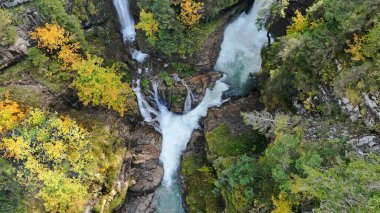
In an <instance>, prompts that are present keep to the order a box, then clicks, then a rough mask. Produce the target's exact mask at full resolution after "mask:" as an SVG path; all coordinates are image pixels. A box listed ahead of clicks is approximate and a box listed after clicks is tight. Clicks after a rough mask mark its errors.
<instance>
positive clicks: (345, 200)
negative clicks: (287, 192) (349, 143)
mask: <svg viewBox="0 0 380 213" xmlns="http://www.w3.org/2000/svg"><path fill="white" fill-rule="evenodd" d="M379 163H380V158H379V157H378V156H370V157H367V158H359V157H354V158H353V159H350V161H349V162H348V163H346V162H344V161H338V163H337V164H336V165H334V166H333V167H331V168H329V169H327V170H324V169H320V168H311V167H308V166H305V167H304V169H305V173H306V174H307V178H303V179H302V178H296V179H295V185H294V186H293V192H295V193H302V194H304V195H306V196H308V197H311V198H317V199H318V200H320V202H321V204H320V207H319V209H318V210H319V211H320V212H342V211H348V212H378V211H379V210H380V206H379V202H378V199H379V195H380V194H379V189H378V188H377V187H376V185H377V184H378V183H379V181H380V176H379V174H380V164H379Z"/></svg>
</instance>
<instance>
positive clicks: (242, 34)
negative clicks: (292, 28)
mask: <svg viewBox="0 0 380 213" xmlns="http://www.w3.org/2000/svg"><path fill="white" fill-rule="evenodd" d="M269 3H270V1H268V0H255V3H254V5H253V6H252V8H251V10H250V12H249V13H243V14H241V15H240V16H239V17H238V18H237V19H236V20H235V21H234V22H232V23H231V24H229V25H228V27H227V28H226V30H225V31H224V38H223V42H222V45H221V51H220V53H219V58H218V60H217V62H216V65H215V67H214V69H215V70H216V71H220V72H223V73H225V74H227V83H228V84H229V85H231V89H230V91H228V93H229V95H232V96H240V95H245V94H246V93H247V92H248V91H249V90H250V89H252V86H253V83H254V79H253V76H254V75H253V74H255V73H258V72H259V71H260V70H261V62H262V60H261V55H260V54H261V49H262V48H263V47H264V45H265V44H266V43H267V41H268V38H267V31H266V30H265V29H260V27H259V26H258V24H257V18H258V16H259V14H260V11H262V10H263V9H265V8H266V7H267V6H268V5H269Z"/></svg>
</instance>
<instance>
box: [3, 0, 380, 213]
mask: <svg viewBox="0 0 380 213" xmlns="http://www.w3.org/2000/svg"><path fill="white" fill-rule="evenodd" d="M239 2H240V3H241V2H242V1H238V0H136V1H135V3H136V4H135V5H133V6H134V7H135V10H136V9H137V11H134V12H135V15H136V16H137V15H138V16H139V17H138V21H137V23H136V26H135V27H136V29H137V30H138V37H139V44H138V45H142V46H147V49H150V50H153V51H152V55H151V56H152V57H154V56H158V57H160V58H164V59H165V58H166V59H173V61H169V62H166V61H165V60H163V61H165V63H168V64H167V65H163V66H162V67H164V68H165V69H163V70H162V71H161V70H160V72H159V73H158V74H157V75H156V76H155V78H159V79H161V80H162V82H163V86H162V87H165V88H164V89H163V91H160V92H162V93H168V95H166V94H164V95H163V96H169V98H168V100H169V101H168V102H170V104H171V106H172V108H176V110H177V109H178V110H177V111H181V109H182V108H181V107H182V105H183V102H184V97H181V96H184V94H185V93H186V88H184V87H176V86H177V85H176V81H175V80H173V78H172V77H171V76H170V74H171V71H172V70H170V69H174V70H175V71H176V72H177V73H179V74H180V75H181V77H189V76H192V75H195V74H196V73H197V70H196V69H195V68H194V67H195V66H194V65H193V64H188V61H187V62H185V61H186V60H184V61H181V60H179V59H180V58H182V59H194V58H192V57H194V55H195V53H197V52H199V50H201V49H202V47H204V43H205V42H206V41H207V39H208V38H210V37H212V36H213V33H215V31H216V30H217V29H219V28H221V27H223V26H224V24H225V22H227V20H222V18H221V17H224V16H223V15H224V12H225V11H228V9H229V8H230V7H231V6H234V5H236V4H237V3H239ZM304 2H305V1H303V0H297V1H289V0H281V1H274V3H273V5H272V7H271V11H270V13H269V17H266V19H260V20H258V22H259V23H260V24H261V25H262V27H266V28H268V29H271V28H272V27H273V26H277V27H278V26H279V25H278V23H277V22H278V21H279V20H282V21H283V20H289V21H290V23H289V24H285V25H286V26H281V27H283V28H284V32H286V33H285V34H284V35H280V36H278V37H276V38H275V40H274V41H273V42H272V43H271V44H270V45H268V46H267V47H265V48H264V50H263V52H262V57H263V70H262V73H260V76H259V78H258V79H259V80H260V81H259V86H258V88H257V89H258V90H259V93H260V100H261V102H262V104H263V105H264V106H265V110H263V111H253V112H245V113H242V115H241V117H239V118H241V120H244V123H245V124H244V125H246V126H245V128H247V126H248V127H249V128H248V129H249V130H247V131H242V132H238V133H236V132H234V131H232V128H231V126H230V125H229V124H220V125H218V126H216V127H215V128H213V129H212V130H210V131H208V132H205V139H204V141H203V143H204V145H205V147H204V149H203V147H201V148H202V150H201V152H200V153H197V154H196V155H194V156H192V155H185V156H184V157H183V159H182V162H181V169H180V172H181V174H182V175H183V181H184V183H185V184H186V192H185V202H186V204H187V207H188V210H189V211H190V212H275V213H286V212H312V211H316V212H380V189H379V183H380V157H379V155H378V153H377V152H371V151H366V150H360V152H358V150H357V149H356V148H355V147H354V145H353V143H352V138H357V137H361V136H363V135H367V134H372V135H378V134H379V133H380V121H379V119H378V117H374V118H373V119H370V120H369V121H366V122H363V121H364V120H365V119H366V118H367V117H368V116H367V115H370V114H371V113H372V114H376V113H378V112H373V111H371V109H370V106H369V103H370V104H372V103H375V102H374V101H372V102H371V100H376V101H377V103H379V102H378V101H379V97H380V94H379V91H380V69H379V65H380V16H379V14H380V1H379V0H363V1H359V0H352V1H344V0H315V1H307V2H308V4H307V5H310V4H311V6H310V7H309V6H308V7H307V8H304V7H302V6H304V5H306V4H304ZM105 5H108V6H109V5H111V7H112V3H110V1H105V0H68V1H63V0H34V1H27V2H25V3H23V4H20V5H17V6H15V7H10V8H2V7H0V20H1V23H0V48H1V49H4V50H5V49H7V48H13V47H10V46H11V45H13V44H15V42H16V40H17V41H19V39H25V38H28V39H27V40H28V43H30V45H31V46H30V47H28V50H27V54H26V55H25V57H24V58H19V59H18V61H15V62H12V64H9V65H7V66H8V67H6V68H4V69H3V70H0V212H27V211H33V212H78V211H83V210H84V209H85V208H86V207H90V208H93V211H94V212H111V211H112V210H114V209H115V208H117V207H118V206H120V204H121V203H122V202H123V201H124V197H125V195H126V193H127V189H128V186H129V183H130V182H127V183H121V182H120V180H118V178H119V173H120V171H121V170H123V169H124V167H123V164H124V163H125V162H126V161H125V158H126V155H127V153H129V151H131V150H128V149H130V147H129V146H130V144H129V141H126V138H127V137H126V135H127V134H129V133H126V132H128V131H129V128H132V127H133V128H139V125H137V122H136V121H138V120H139V118H138V116H137V103H136V100H135V96H134V93H133V91H132V88H131V87H132V85H131V82H132V81H131V78H132V77H131V76H132V75H131V72H130V68H136V67H137V66H136V63H135V62H134V61H133V60H130V58H129V56H126V57H124V56H125V55H127V51H126V50H125V47H124V46H123V45H122V43H121V38H119V40H120V41H119V43H116V44H112V42H114V41H113V40H114V38H115V37H112V35H113V34H115V35H116V31H117V30H118V29H116V26H118V23H117V22H116V21H115V19H116V18H115V17H114V18H112V17H110V16H113V15H110V14H112V12H113V11H112V10H111V9H109V8H107V7H108V6H105ZM131 5H132V4H131ZM294 5H296V6H294ZM299 5H302V6H299ZM298 6H299V8H298ZM105 8H107V9H105ZM295 8H297V9H295ZM106 10H109V11H106ZM33 15H35V16H38V19H37V20H38V21H37V22H38V23H37V22H36V23H33V24H35V25H36V26H33V27H32V28H33V29H28V32H26V33H23V32H24V31H25V29H24V28H25V27H26V26H24V25H28V24H29V25H30V23H27V22H28V21H29V19H28V17H29V16H33ZM266 15H267V14H266ZM107 16H108V17H107ZM25 22H26V23H27V24H25ZM285 22H286V21H285ZM33 24H32V25H33ZM282 25H284V23H282ZM21 37H22V38H21ZM144 41H145V43H144ZM142 43H143V44H142ZM120 49H121V50H120ZM12 51H13V50H12ZM200 54H201V53H200ZM0 59H1V60H2V59H3V56H2V55H1V56H0ZM121 61H124V62H121ZM158 63H161V62H158ZM10 65H12V66H10ZM153 66H155V65H153ZM167 67H169V68H167ZM153 68H155V67H153ZM154 71H155V72H156V70H154ZM141 80H142V87H143V89H144V90H145V89H146V88H149V76H144V77H143V78H142V79H141ZM201 81H202V84H203V79H201ZM202 86H204V85H202ZM168 88H169V89H168ZM160 89H161V87H160ZM170 89H171V90H173V91H171V90H170ZM197 89H198V88H197ZM199 89H202V88H199ZM169 90H170V91H169ZM169 93H170V94H169ZM197 95H199V94H197ZM342 100H347V101H348V102H349V104H350V105H351V106H352V107H351V108H354V109H357V112H358V113H359V114H360V116H359V119H356V121H355V122H353V121H352V120H350V119H349V118H348V117H347V116H346V115H345V114H344V113H343V111H342V106H341V105H339V104H340V102H342ZM296 112H297V113H296ZM296 114H297V115H296ZM372 114H371V115H372ZM377 116H378V115H377ZM131 124H135V125H131ZM231 125H234V124H231ZM242 125H243V124H242ZM135 157H136V156H133V157H131V158H135ZM128 181H131V183H132V182H134V181H132V180H128ZM118 186H120V187H119V188H120V189H119V190H116V189H115V188H117V187H118ZM144 193H145V192H144Z"/></svg>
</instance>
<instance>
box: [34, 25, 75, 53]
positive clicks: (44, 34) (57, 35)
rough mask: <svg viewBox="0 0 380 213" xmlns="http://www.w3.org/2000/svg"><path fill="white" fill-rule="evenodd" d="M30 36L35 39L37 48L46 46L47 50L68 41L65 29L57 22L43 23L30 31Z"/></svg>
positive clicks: (56, 47) (58, 47) (58, 46)
mask: <svg viewBox="0 0 380 213" xmlns="http://www.w3.org/2000/svg"><path fill="white" fill-rule="evenodd" d="M30 37H31V38H32V39H34V40H37V42H38V47H39V48H46V49H47V50H48V51H49V52H51V51H53V50H57V49H60V48H61V46H63V45H66V44H67V43H68V42H69V41H70V39H71V38H70V36H68V35H67V34H66V33H65V29H63V28H62V27H60V26H59V25H57V24H45V26H43V27H38V28H37V29H36V30H35V31H34V32H31V33H30Z"/></svg>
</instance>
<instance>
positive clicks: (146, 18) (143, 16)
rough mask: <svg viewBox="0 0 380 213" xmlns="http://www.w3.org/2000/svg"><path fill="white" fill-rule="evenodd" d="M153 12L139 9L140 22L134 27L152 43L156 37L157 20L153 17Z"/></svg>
mask: <svg viewBox="0 0 380 213" xmlns="http://www.w3.org/2000/svg"><path fill="white" fill-rule="evenodd" d="M153 16H154V14H153V13H150V12H145V11H144V10H141V11H140V22H139V23H138V24H137V25H136V29H141V30H142V31H144V32H145V35H146V36H147V37H148V41H151V42H152V43H154V42H155V41H156V39H157V37H156V35H155V34H156V32H157V31H158V22H157V21H156V19H154V17H153Z"/></svg>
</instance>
